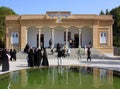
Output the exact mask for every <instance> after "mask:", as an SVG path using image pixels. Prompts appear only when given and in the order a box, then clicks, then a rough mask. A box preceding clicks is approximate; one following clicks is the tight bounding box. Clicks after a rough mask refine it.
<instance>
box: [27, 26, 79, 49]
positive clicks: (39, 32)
mask: <svg viewBox="0 0 120 89" xmlns="http://www.w3.org/2000/svg"><path fill="white" fill-rule="evenodd" d="M38 34H39V39H38V48H41V44H40V43H41V42H40V38H41V29H40V28H39V30H38ZM51 35H52V48H54V28H52V31H51ZM26 42H27V30H26ZM66 46H68V29H66ZM79 47H81V29H79Z"/></svg>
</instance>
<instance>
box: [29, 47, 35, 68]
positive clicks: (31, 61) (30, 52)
mask: <svg viewBox="0 0 120 89" xmlns="http://www.w3.org/2000/svg"><path fill="white" fill-rule="evenodd" d="M28 66H29V67H33V66H34V51H33V49H30V51H29V52H28Z"/></svg>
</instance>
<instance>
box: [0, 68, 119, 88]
mask: <svg viewBox="0 0 120 89" xmlns="http://www.w3.org/2000/svg"><path fill="white" fill-rule="evenodd" d="M113 75H114V71H112V70H105V69H99V68H91V67H70V66H57V67H55V66H54V67H49V68H48V67H43V68H32V69H28V70H21V71H14V72H11V73H10V74H8V77H6V76H4V75H3V76H2V79H1V80H0V89H33V88H35V89H68V88H69V89H118V88H117V87H120V85H119V84H118V85H117V83H120V78H116V77H113ZM116 81H117V83H116ZM5 83H6V84H5ZM1 85H4V86H6V88H5V87H2V86H1ZM116 86H117V87H116Z"/></svg>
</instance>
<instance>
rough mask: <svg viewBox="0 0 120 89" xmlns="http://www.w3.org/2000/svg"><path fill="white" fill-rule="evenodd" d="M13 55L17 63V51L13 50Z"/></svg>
mask: <svg viewBox="0 0 120 89" xmlns="http://www.w3.org/2000/svg"><path fill="white" fill-rule="evenodd" d="M12 55H13V59H14V61H16V50H15V49H14V50H13V52H12Z"/></svg>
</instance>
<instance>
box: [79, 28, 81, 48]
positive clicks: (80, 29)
mask: <svg viewBox="0 0 120 89" xmlns="http://www.w3.org/2000/svg"><path fill="white" fill-rule="evenodd" d="M79 47H80V48H81V29H79Z"/></svg>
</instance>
